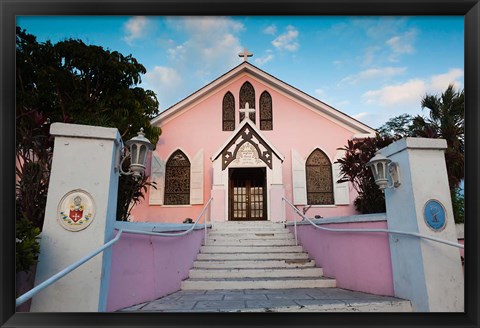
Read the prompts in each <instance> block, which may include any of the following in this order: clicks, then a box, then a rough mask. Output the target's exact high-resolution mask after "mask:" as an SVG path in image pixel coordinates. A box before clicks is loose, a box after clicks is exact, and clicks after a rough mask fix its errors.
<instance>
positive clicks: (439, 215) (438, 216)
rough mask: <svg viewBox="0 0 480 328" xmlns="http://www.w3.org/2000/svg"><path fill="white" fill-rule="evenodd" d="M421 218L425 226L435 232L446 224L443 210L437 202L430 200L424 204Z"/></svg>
mask: <svg viewBox="0 0 480 328" xmlns="http://www.w3.org/2000/svg"><path fill="white" fill-rule="evenodd" d="M423 217H424V218H425V222H426V223H427V225H428V226H429V227H430V228H431V229H433V230H435V231H440V230H442V229H443V228H444V227H445V224H446V223H447V220H446V214H445V208H444V207H443V205H442V204H441V203H440V202H439V201H437V200H433V199H431V200H429V201H428V202H427V203H426V204H425V207H424V209H423Z"/></svg>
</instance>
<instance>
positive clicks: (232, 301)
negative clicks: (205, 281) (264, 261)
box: [120, 288, 411, 312]
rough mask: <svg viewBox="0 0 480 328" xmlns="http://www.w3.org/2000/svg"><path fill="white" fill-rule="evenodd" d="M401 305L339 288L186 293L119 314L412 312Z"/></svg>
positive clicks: (404, 305)
mask: <svg viewBox="0 0 480 328" xmlns="http://www.w3.org/2000/svg"><path fill="white" fill-rule="evenodd" d="M400 301H402V300H400V299H397V298H394V297H390V296H377V295H371V294H367V293H362V292H354V291H349V290H346V289H341V288H298V289H296V288H294V289H246V290H211V291H206V290H188V291H178V292H175V293H173V294H170V295H168V296H166V297H164V298H160V299H158V300H155V301H152V302H147V303H142V304H138V305H135V306H131V307H129V308H125V309H122V310H120V312H133V311H140V312H149V311H151V312H295V311H298V312H303V311H305V312H309V311H310V312H323V311H326V312H328V311H332V312H336V311H340V312H351V311H367V312H388V311H394V312H396V311H399V312H411V306H410V303H409V302H408V301H406V302H405V301H404V302H403V303H404V304H403V303H402V305H399V304H400Z"/></svg>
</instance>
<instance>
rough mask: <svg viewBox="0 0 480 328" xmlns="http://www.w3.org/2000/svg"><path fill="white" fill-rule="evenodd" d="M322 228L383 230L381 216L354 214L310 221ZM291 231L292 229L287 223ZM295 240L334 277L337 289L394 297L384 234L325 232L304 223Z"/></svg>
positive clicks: (384, 227)
mask: <svg viewBox="0 0 480 328" xmlns="http://www.w3.org/2000/svg"><path fill="white" fill-rule="evenodd" d="M314 221H315V223H317V224H321V225H322V226H324V227H326V228H339V229H352V228H353V229H386V228H387V222H386V217H385V214H373V215H357V216H351V217H340V218H331V219H320V220H314ZM289 228H290V230H291V231H292V232H293V230H294V227H293V226H291V225H290V224H289ZM297 231H298V240H299V243H300V244H301V245H302V246H303V248H304V249H305V250H306V251H307V252H308V253H309V255H310V258H311V259H313V260H315V262H316V263H317V266H318V267H321V268H323V271H324V275H325V276H327V277H331V278H335V279H336V280H337V287H339V288H345V289H350V290H355V291H361V292H366V293H371V294H377V295H388V296H393V295H394V289H393V274H392V263H391V257H390V246H389V242H388V236H387V234H385V233H351V232H329V231H323V230H319V229H316V228H315V227H313V226H312V225H310V224H309V223H307V222H301V223H300V224H299V225H298V226H297Z"/></svg>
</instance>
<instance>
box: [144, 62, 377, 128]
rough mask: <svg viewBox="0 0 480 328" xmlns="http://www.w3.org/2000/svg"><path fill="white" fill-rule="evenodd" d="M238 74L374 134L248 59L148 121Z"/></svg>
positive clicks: (162, 118) (170, 114)
mask: <svg viewBox="0 0 480 328" xmlns="http://www.w3.org/2000/svg"><path fill="white" fill-rule="evenodd" d="M241 74H249V75H251V76H252V77H254V78H257V79H258V80H259V81H261V82H263V83H265V84H267V85H269V87H271V88H272V89H274V90H276V91H278V92H280V93H283V94H286V95H288V96H290V97H291V98H293V99H294V100H296V101H298V102H300V103H302V104H303V105H304V106H307V107H309V108H311V109H313V110H314V111H316V112H318V114H320V115H322V116H326V117H328V118H330V119H332V120H335V121H338V122H341V123H343V124H344V125H346V126H348V127H349V128H350V129H352V130H353V131H355V132H356V133H355V136H357V137H366V136H371V135H374V134H375V130H374V129H373V128H371V127H369V126H368V125H366V124H364V123H362V122H360V121H358V120H356V119H354V118H353V117H351V116H349V115H347V114H345V113H343V112H341V111H339V110H337V109H335V108H333V107H332V106H330V105H328V104H326V103H324V102H322V101H320V100H318V99H317V98H315V97H312V96H310V95H309V94H307V93H305V92H303V91H301V90H299V89H297V88H295V87H293V86H291V85H290V84H288V83H286V82H284V81H282V80H280V79H278V78H276V77H274V76H273V75H270V74H269V73H267V72H265V71H263V70H261V69H259V68H258V67H256V66H254V65H252V64H251V63H249V62H247V61H244V62H243V63H241V64H240V65H238V66H236V67H234V68H233V69H231V70H230V71H228V72H227V73H225V74H223V75H222V76H220V77H219V78H217V79H216V80H214V81H212V82H210V83H209V84H207V85H205V86H204V87H203V88H201V89H199V90H197V91H196V92H194V93H193V94H191V95H190V96H188V97H186V98H184V99H183V100H181V101H179V102H178V103H176V104H174V105H173V106H171V107H169V108H167V109H166V110H165V111H163V112H162V113H160V114H159V115H158V116H156V117H155V118H153V119H152V121H151V123H152V125H160V126H161V125H162V123H165V122H167V121H169V120H171V119H172V118H174V117H176V116H177V114H180V113H182V112H183V111H185V110H188V109H189V108H190V107H191V106H192V105H194V104H195V103H197V102H198V101H201V100H202V99H204V98H205V97H208V96H210V95H211V94H212V93H213V92H215V91H216V90H217V88H218V87H220V86H221V85H223V84H225V83H228V82H229V81H232V80H234V79H235V78H237V77H238V76H239V75H241Z"/></svg>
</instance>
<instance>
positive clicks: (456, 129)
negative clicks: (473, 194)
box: [412, 85, 465, 190]
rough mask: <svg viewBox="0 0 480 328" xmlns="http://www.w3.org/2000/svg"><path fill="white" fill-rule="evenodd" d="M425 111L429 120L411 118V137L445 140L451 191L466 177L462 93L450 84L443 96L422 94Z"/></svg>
mask: <svg viewBox="0 0 480 328" xmlns="http://www.w3.org/2000/svg"><path fill="white" fill-rule="evenodd" d="M425 108H428V109H429V110H430V113H429V115H428V117H422V116H417V117H415V118H414V119H413V133H412V134H413V136H415V137H424V138H442V139H445V140H446V141H447V147H448V148H447V150H446V151H445V162H446V164H447V173H448V182H449V185H450V190H455V189H456V188H458V187H459V185H460V181H461V180H462V179H463V178H464V177H465V170H464V163H465V93H464V91H463V90H462V91H461V92H459V91H456V90H455V88H454V86H453V85H449V86H448V88H447V90H446V91H445V92H444V93H442V95H441V96H440V97H439V96H436V95H428V94H427V95H425V97H424V98H423V99H422V109H425Z"/></svg>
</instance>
